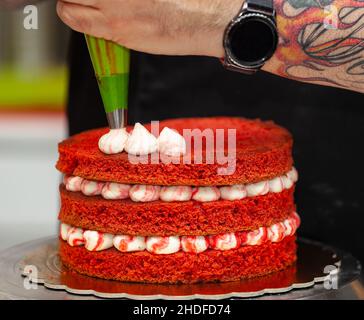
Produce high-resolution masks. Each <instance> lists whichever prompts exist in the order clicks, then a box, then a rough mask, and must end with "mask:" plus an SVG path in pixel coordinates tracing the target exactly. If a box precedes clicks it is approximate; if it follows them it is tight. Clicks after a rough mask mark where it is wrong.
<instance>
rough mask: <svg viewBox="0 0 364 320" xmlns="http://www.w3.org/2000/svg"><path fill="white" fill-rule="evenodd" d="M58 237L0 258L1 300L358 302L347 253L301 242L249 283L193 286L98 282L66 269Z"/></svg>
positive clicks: (356, 274)
mask: <svg viewBox="0 0 364 320" xmlns="http://www.w3.org/2000/svg"><path fill="white" fill-rule="evenodd" d="M58 241H59V240H58V238H57V237H49V238H42V239H39V240H34V241H31V242H28V243H24V244H21V245H18V246H15V247H12V248H10V249H8V250H5V251H3V252H2V253H0V270H1V272H0V299H99V298H129V299H140V300H152V299H165V300H178V299H215V300H217V299H229V298H253V297H254V298H257V297H259V298H260V299H310V298H331V299H333V298H340V299H343V298H352V299H353V298H362V299H364V286H363V281H362V279H360V272H361V266H360V263H359V262H358V261H357V260H356V259H355V258H353V257H352V256H351V255H350V254H348V253H345V252H342V251H340V250H337V249H334V248H331V247H328V246H325V245H322V244H320V243H317V242H313V241H309V240H304V239H300V240H299V241H298V252H297V255H298V259H297V263H296V264H295V265H294V266H292V267H289V268H287V269H285V270H283V271H280V272H276V273H272V274H270V275H267V276H263V277H257V278H253V279H248V280H241V281H235V282H224V283H201V284H192V285H167V284H141V283H127V282H119V281H111V280H102V279H97V278H92V277H88V276H84V275H81V274H78V273H76V272H74V271H71V270H69V269H67V268H66V267H64V266H63V265H62V263H61V261H60V259H59V256H58Z"/></svg>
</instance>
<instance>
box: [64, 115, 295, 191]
mask: <svg viewBox="0 0 364 320" xmlns="http://www.w3.org/2000/svg"><path fill="white" fill-rule="evenodd" d="M166 126H168V127H169V128H173V129H176V130H177V131H178V132H179V133H181V134H183V129H200V130H204V129H212V130H215V129H224V130H225V131H226V132H227V130H228V129H236V130H237V131H236V140H237V141H236V163H235V166H236V168H235V171H234V173H233V174H231V175H219V174H217V172H218V169H220V168H221V167H224V166H223V165H220V164H217V163H214V164H208V163H206V153H205V149H203V150H204V151H201V152H202V164H196V163H193V162H192V164H188V163H183V161H181V162H180V163H178V164H173V163H169V164H166V163H163V162H159V163H158V164H151V163H148V164H141V163H139V164H133V163H131V162H130V161H129V158H128V154H126V153H125V152H123V153H121V154H116V155H105V154H103V153H102V152H101V151H100V150H99V148H98V140H99V138H100V137H101V136H102V135H103V134H104V133H106V132H107V129H106V128H104V129H97V130H91V131H87V132H84V133H81V134H78V135H75V136H73V137H71V138H69V139H67V140H65V141H63V142H62V143H60V144H59V154H60V157H59V160H58V163H57V168H58V169H59V170H60V171H61V172H63V173H65V174H67V175H76V176H80V177H82V178H85V179H89V180H98V181H113V182H119V183H126V184H154V185H167V186H172V185H189V186H212V185H215V186H218V185H232V184H245V183H254V182H258V181H263V180H269V179H272V178H274V177H277V176H281V175H284V174H285V173H286V172H288V171H289V170H290V169H291V167H292V162H293V161H292V156H291V149H292V138H291V135H290V134H289V132H288V131H287V130H285V129H283V128H281V127H279V126H277V125H275V124H273V123H272V122H262V121H260V120H247V119H243V118H227V117H221V118H187V119H175V120H166V121H161V122H160V128H159V129H160V131H161V130H162V129H163V128H164V127H166ZM146 127H147V128H148V129H150V127H149V126H146ZM129 130H130V128H129ZM225 140H226V141H225V145H224V147H225V151H226V150H227V144H228V138H227V134H226V137H225ZM203 148H206V144H205V145H203ZM191 150H192V151H190V158H191V159H194V154H195V152H194V150H193V148H192V149H191ZM209 151H210V150H207V152H209ZM226 155H227V154H226ZM187 156H188V154H187ZM215 156H216V157H217V155H216V153H215ZM216 157H215V158H216Z"/></svg>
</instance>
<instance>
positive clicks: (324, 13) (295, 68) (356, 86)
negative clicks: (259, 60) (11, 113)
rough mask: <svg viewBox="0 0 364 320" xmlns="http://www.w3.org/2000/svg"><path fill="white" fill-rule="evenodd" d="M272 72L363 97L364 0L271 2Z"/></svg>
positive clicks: (290, 0) (286, 0)
mask: <svg viewBox="0 0 364 320" xmlns="http://www.w3.org/2000/svg"><path fill="white" fill-rule="evenodd" d="M276 10H277V19H278V29H279V31H280V45H279V47H278V49H277V54H276V55H275V57H276V59H275V68H276V70H275V72H276V73H278V74H279V75H281V76H285V77H289V78H293V79H296V80H300V81H307V82H313V83H320V84H326V85H334V86H339V87H343V88H347V89H351V90H355V91H360V92H363V93H364V0H276Z"/></svg>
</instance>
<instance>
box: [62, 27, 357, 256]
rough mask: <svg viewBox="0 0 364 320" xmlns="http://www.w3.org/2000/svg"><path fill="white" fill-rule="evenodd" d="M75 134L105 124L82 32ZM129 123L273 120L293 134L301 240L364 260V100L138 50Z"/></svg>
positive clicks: (72, 120)
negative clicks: (210, 118)
mask: <svg viewBox="0 0 364 320" xmlns="http://www.w3.org/2000/svg"><path fill="white" fill-rule="evenodd" d="M70 69H71V76H70V88H69V99H68V108H67V112H68V119H69V132H70V134H75V133H77V132H80V131H83V130H87V129H91V128H96V127H101V126H106V125H107V122H106V118H105V112H104V110H103V106H102V103H101V98H100V95H99V91H98V87H97V82H96V80H95V77H94V73H93V69H92V65H91V62H90V58H89V55H88V51H87V47H86V45H85V41H84V37H83V35H82V34H79V33H75V32H73V34H72V37H71V51H70ZM130 72H131V78H130V90H129V113H128V116H129V121H128V122H129V123H134V122H136V121H139V122H149V121H150V120H162V119H166V118H176V117H192V116H217V115H227V116H243V117H247V118H261V119H263V120H274V121H275V122H276V123H277V124H279V125H282V126H284V127H286V128H287V129H288V130H290V132H291V133H292V134H293V137H294V159H295V166H296V168H297V170H298V172H299V174H300V179H299V181H298V185H297V189H296V190H297V191H296V202H297V211H298V213H299V214H300V216H301V218H302V225H301V228H300V229H299V235H300V236H303V237H307V238H311V239H314V240H318V241H323V242H325V243H327V244H330V245H334V246H337V247H339V248H342V249H346V250H348V251H350V252H351V253H353V254H354V255H355V256H356V257H357V258H359V259H360V260H361V261H363V262H364V241H363V240H364V239H363V238H364V169H363V165H364V152H363V151H362V148H363V147H364V144H363V138H364V95H362V94H359V93H355V92H350V91H345V90H341V89H337V88H329V87H323V86H315V85H309V84H303V83H298V82H295V81H291V80H287V79H284V78H281V77H277V76H275V75H271V74H268V73H265V72H259V73H257V74H256V75H254V76H245V75H241V74H238V73H234V72H229V71H225V70H224V69H223V67H222V66H221V65H220V62H219V61H218V60H217V59H212V58H206V57H168V56H155V55H148V54H143V53H136V52H133V53H132V59H131V71H130Z"/></svg>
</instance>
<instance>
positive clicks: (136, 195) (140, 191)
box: [63, 167, 298, 202]
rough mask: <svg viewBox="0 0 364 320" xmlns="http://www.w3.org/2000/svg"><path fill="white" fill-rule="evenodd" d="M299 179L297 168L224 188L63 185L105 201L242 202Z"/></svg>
mask: <svg viewBox="0 0 364 320" xmlns="http://www.w3.org/2000/svg"><path fill="white" fill-rule="evenodd" d="M297 180H298V174H297V171H296V169H295V168H294V167H292V169H291V170H290V171H289V172H287V173H286V174H284V175H282V176H280V177H275V178H273V179H271V180H266V181H261V182H256V183H249V184H245V185H244V184H237V185H232V186H222V187H190V186H163V187H161V186H153V185H139V184H136V185H128V184H121V183H116V182H106V183H104V182H98V181H92V180H86V179H83V178H80V177H76V176H66V177H65V178H64V179H63V183H64V185H65V187H66V189H67V190H68V191H72V192H77V191H80V192H82V193H83V194H84V195H86V196H95V195H101V196H102V197H103V198H104V199H108V200H120V199H127V198H130V199H131V200H132V201H135V202H150V201H156V200H161V201H165V202H172V201H189V200H191V198H192V199H193V200H195V201H199V202H210V201H217V200H219V199H222V200H229V201H234V200H242V199H244V198H246V197H256V196H262V195H265V194H267V193H270V192H272V193H279V192H282V191H283V190H285V189H290V188H292V187H293V185H294V184H295V183H296V182H297Z"/></svg>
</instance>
